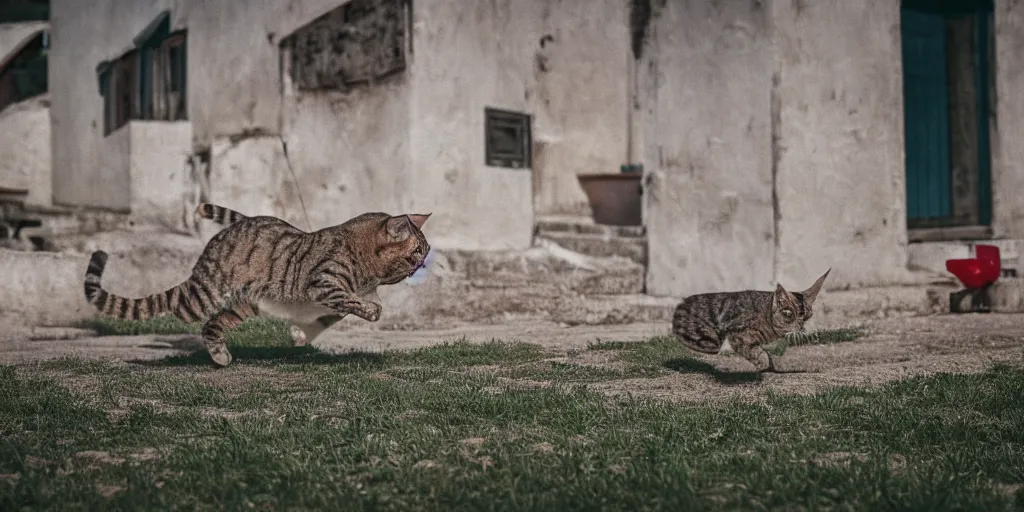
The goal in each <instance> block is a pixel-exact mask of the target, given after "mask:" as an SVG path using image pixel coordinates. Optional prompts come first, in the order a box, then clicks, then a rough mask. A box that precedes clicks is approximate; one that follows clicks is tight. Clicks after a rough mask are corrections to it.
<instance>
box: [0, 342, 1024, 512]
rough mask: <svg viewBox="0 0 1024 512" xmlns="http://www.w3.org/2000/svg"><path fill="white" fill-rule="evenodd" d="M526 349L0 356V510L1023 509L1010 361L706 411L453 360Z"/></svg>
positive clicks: (1023, 471) (565, 372)
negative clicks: (311, 357)
mask: <svg viewBox="0 0 1024 512" xmlns="http://www.w3.org/2000/svg"><path fill="white" fill-rule="evenodd" d="M529 347H530V346H519V345H517V344H502V343H493V344H490V345H487V346H483V347H481V348H479V349H474V348H473V347H470V346H466V345H464V344H460V343H453V344H450V345H448V346H447V347H441V348H432V349H423V350H421V351H417V352H412V353H406V354H400V355H399V354H393V353H384V354H381V355H380V358H379V359H376V361H378V362H377V363H376V364H374V365H351V364H349V365H346V364H341V365H323V364H316V363H308V364H304V363H288V364H289V365H291V366H292V367H293V368H292V369H293V370H296V369H300V370H301V369H305V370H307V371H289V372H276V371H267V370H266V369H263V370H262V371H260V372H254V370H256V369H259V368H260V367H259V366H239V367H232V368H230V369H227V370H223V371H214V370H209V369H206V368H185V369H182V368H178V367H167V368H156V369H154V368H151V367H145V366H140V365H125V364H112V363H96V362H85V361H79V360H70V359H65V360H62V361H59V362H55V363H50V364H49V365H46V366H39V367H23V368H21V369H20V370H19V369H16V368H14V367H10V366H6V367H0V438H2V439H3V440H4V441H3V443H0V475H2V476H0V510H20V509H23V507H27V508H29V509H57V508H59V509H83V508H91V509H98V508H100V507H110V508H114V509H161V510H164V509H174V510H194V509H230V510H234V509H239V508H248V507H253V506H254V507H269V508H274V509H283V508H306V509H309V508H314V509H338V507H339V506H342V505H339V504H343V507H344V508H345V509H346V510H369V509H389V510H424V509H432V510H437V509H445V510H481V509H488V510H595V509H609V508H611V509H618V510H644V509H672V510H679V509H685V510H707V509H719V510H735V509H762V508H769V509H794V508H800V507H803V508H806V509H818V508H842V509H859V510H954V509H955V510H1010V509H1013V508H1015V507H1020V506H1022V505H1024V494H1022V493H1021V492H1019V491H1017V489H1018V488H1019V487H1018V484H1020V483H1024V371H1022V370H1020V369H1014V368H1009V367H998V368H995V369H993V370H991V371H989V372H987V373H985V374H980V375H939V376H933V377H918V378H912V379H909V380H907V381H903V382H898V383H893V384H889V385H885V386H881V387H879V388H874V389H852V388H850V389H837V390H834V391H831V392H827V393H824V394H821V395H818V396H812V397H784V396H770V397H769V398H768V399H767V401H766V403H764V404H760V405H750V404H741V403H726V404H722V405H718V406H682V405H673V404H670V403H666V402H660V401H656V400H650V399H636V398H633V399H613V398H608V397H606V396H604V395H601V394H598V393H595V392H592V391H588V390H587V389H586V388H584V387H580V386H577V385H574V384H572V382H573V381H574V379H575V378H576V377H577V376H578V373H577V372H578V371H580V370H579V369H578V368H576V367H575V366H572V365H564V366H558V365H552V366H551V368H552V370H551V372H550V373H549V376H550V377H551V378H552V379H553V381H552V384H551V385H548V386H545V387H540V388H537V387H532V388H531V387H523V386H516V385H513V384H514V383H509V382H507V381H503V380H502V379H501V378H499V376H498V375H494V374H489V373H486V372H472V371H463V370H466V369H467V368H468V367H469V366H473V365H489V364H491V363H493V362H494V360H495V358H499V357H505V356H508V355H510V354H511V355H512V357H513V359H516V361H517V362H516V364H517V365H520V366H522V365H527V366H529V365H535V364H543V362H542V361H539V360H536V359H534V358H536V357H539V356H541V355H542V354H540V353H537V352H532V349H530V348H529ZM652 350H653V349H652ZM464 364H465V365H469V366H464ZM57 369H59V370H62V371H63V372H67V371H71V373H72V374H73V375H76V376H77V377H76V378H75V380H68V381H64V382H60V381H57V380H55V379H54V378H53V377H49V376H45V375H44V374H43V373H42V372H47V371H50V372H52V371H54V370H57ZM586 371H589V370H585V372H586ZM563 377H564V378H565V379H566V381H563V380H562V378H563ZM82 379H84V380H82ZM96 452H101V453H98V454H97V453H96ZM13 475H17V476H13ZM104 493H105V494H107V496H105V495H104Z"/></svg>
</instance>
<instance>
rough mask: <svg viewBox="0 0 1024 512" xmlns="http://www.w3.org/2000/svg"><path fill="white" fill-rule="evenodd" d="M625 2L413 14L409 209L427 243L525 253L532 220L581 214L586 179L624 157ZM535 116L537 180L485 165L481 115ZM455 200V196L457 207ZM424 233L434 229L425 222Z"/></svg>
mask: <svg viewBox="0 0 1024 512" xmlns="http://www.w3.org/2000/svg"><path fill="white" fill-rule="evenodd" d="M626 7H627V4H626V3H624V2H617V1H613V0H600V1H596V2H591V3H589V4H588V6H587V9H579V5H577V4H575V3H573V2H549V1H544V0H531V1H523V0H518V1H513V0H497V1H494V2H476V3H473V4H466V3H465V2H459V1H455V0H431V1H423V2H419V3H417V4H416V7H415V9H414V16H415V22H414V39H413V48H414V57H413V59H414V63H413V70H412V116H411V118H412V119H413V120H414V124H413V125H412V127H411V130H412V132H411V135H410V137H411V141H412V142H411V150H412V161H413V166H414V168H415V172H414V173H413V174H412V176H413V177H412V180H413V183H414V186H413V190H415V195H414V196H413V197H412V201H413V205H414V206H415V207H416V208H417V209H419V210H424V211H429V210H432V211H433V212H434V215H435V216H434V217H432V218H431V223H432V224H433V229H434V241H435V243H437V244H440V245H439V246H449V247H460V248H465V249H504V248H523V247H527V246H529V244H530V243H531V237H532V230H533V216H534V206H536V213H538V214H543V213H555V212H589V208H588V207H587V205H586V197H585V196H584V195H583V192H582V189H580V186H579V184H578V182H577V181H576V177H575V176H576V174H577V173H582V172H617V170H618V166H619V165H620V164H621V163H623V162H624V160H625V153H626V144H627V140H626V119H627V113H626V107H627V88H626V83H627V82H626V80H627V73H626V63H627V60H626V59H627V56H628V51H629V50H628V48H629V47H628V25H627V24H626V18H627V10H626ZM485 107H495V108H502V109H508V110H514V111H520V112H526V113H529V114H531V115H533V116H534V117H533V125H532V128H533V135H534V146H533V147H534V155H533V171H532V176H531V171H530V170H527V169H505V168H497V167H488V166H486V165H485V164H484V160H485V159H484V109H485ZM454 198H458V199H457V200H454ZM428 226H430V224H428Z"/></svg>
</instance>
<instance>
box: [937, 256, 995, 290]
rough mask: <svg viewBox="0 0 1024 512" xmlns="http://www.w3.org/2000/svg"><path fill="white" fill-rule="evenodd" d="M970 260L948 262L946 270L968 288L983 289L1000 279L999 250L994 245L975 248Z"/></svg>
mask: <svg viewBox="0 0 1024 512" xmlns="http://www.w3.org/2000/svg"><path fill="white" fill-rule="evenodd" d="M975 256H976V257H974V258H970V259H960V260H946V270H948V271H950V272H952V274H953V275H954V276H956V278H957V279H959V280H960V282H961V283H963V284H964V286H966V287H967V288H982V287H984V286H985V285H989V284H992V283H994V282H995V281H996V279H999V269H1000V259H999V248H998V247H996V246H994V245H978V246H975Z"/></svg>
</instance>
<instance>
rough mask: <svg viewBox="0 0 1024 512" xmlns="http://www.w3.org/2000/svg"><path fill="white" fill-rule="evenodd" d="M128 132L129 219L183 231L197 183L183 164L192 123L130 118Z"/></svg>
mask: <svg viewBox="0 0 1024 512" xmlns="http://www.w3.org/2000/svg"><path fill="white" fill-rule="evenodd" d="M127 132H128V137H129V142H128V144H129V159H128V165H129V175H130V177H131V179H130V183H131V201H132V203H131V212H132V219H131V220H132V222H134V223H135V224H142V225H149V226H159V227H163V228H166V229H169V230H173V231H184V230H185V229H186V227H187V226H188V224H189V223H190V221H191V219H192V215H193V212H194V211H195V207H196V204H195V201H194V197H195V193H194V189H195V187H196V184H195V182H194V180H192V176H191V174H190V172H189V168H188V166H187V165H186V159H187V157H188V155H189V154H190V153H192V126H191V124H190V123H188V122H187V121H177V122H161V121H131V122H129V123H128V126H127Z"/></svg>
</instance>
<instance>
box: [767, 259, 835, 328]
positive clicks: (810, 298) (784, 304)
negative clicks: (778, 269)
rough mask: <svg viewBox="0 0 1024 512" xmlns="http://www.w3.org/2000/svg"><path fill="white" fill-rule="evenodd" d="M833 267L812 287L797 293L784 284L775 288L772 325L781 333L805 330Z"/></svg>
mask: <svg viewBox="0 0 1024 512" xmlns="http://www.w3.org/2000/svg"><path fill="white" fill-rule="evenodd" d="M831 271H832V269H828V270H826V271H825V273H824V274H822V276H821V277H819V278H818V280H817V281H815V282H814V284H812V285H811V287H810V288H808V289H806V290H804V291H802V292H796V293H790V292H788V291H786V290H785V289H784V288H783V287H782V285H781V284H780V285H778V287H776V288H775V296H774V297H773V298H772V325H773V326H774V327H775V330H776V331H778V332H779V333H780V334H783V335H785V334H789V333H792V332H798V331H802V330H804V324H805V323H806V322H807V321H808V320H810V319H811V317H812V316H814V310H813V306H814V300H815V299H817V298H818V292H820V291H821V286H822V284H824V283H825V278H826V277H828V273H829V272H831Z"/></svg>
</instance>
